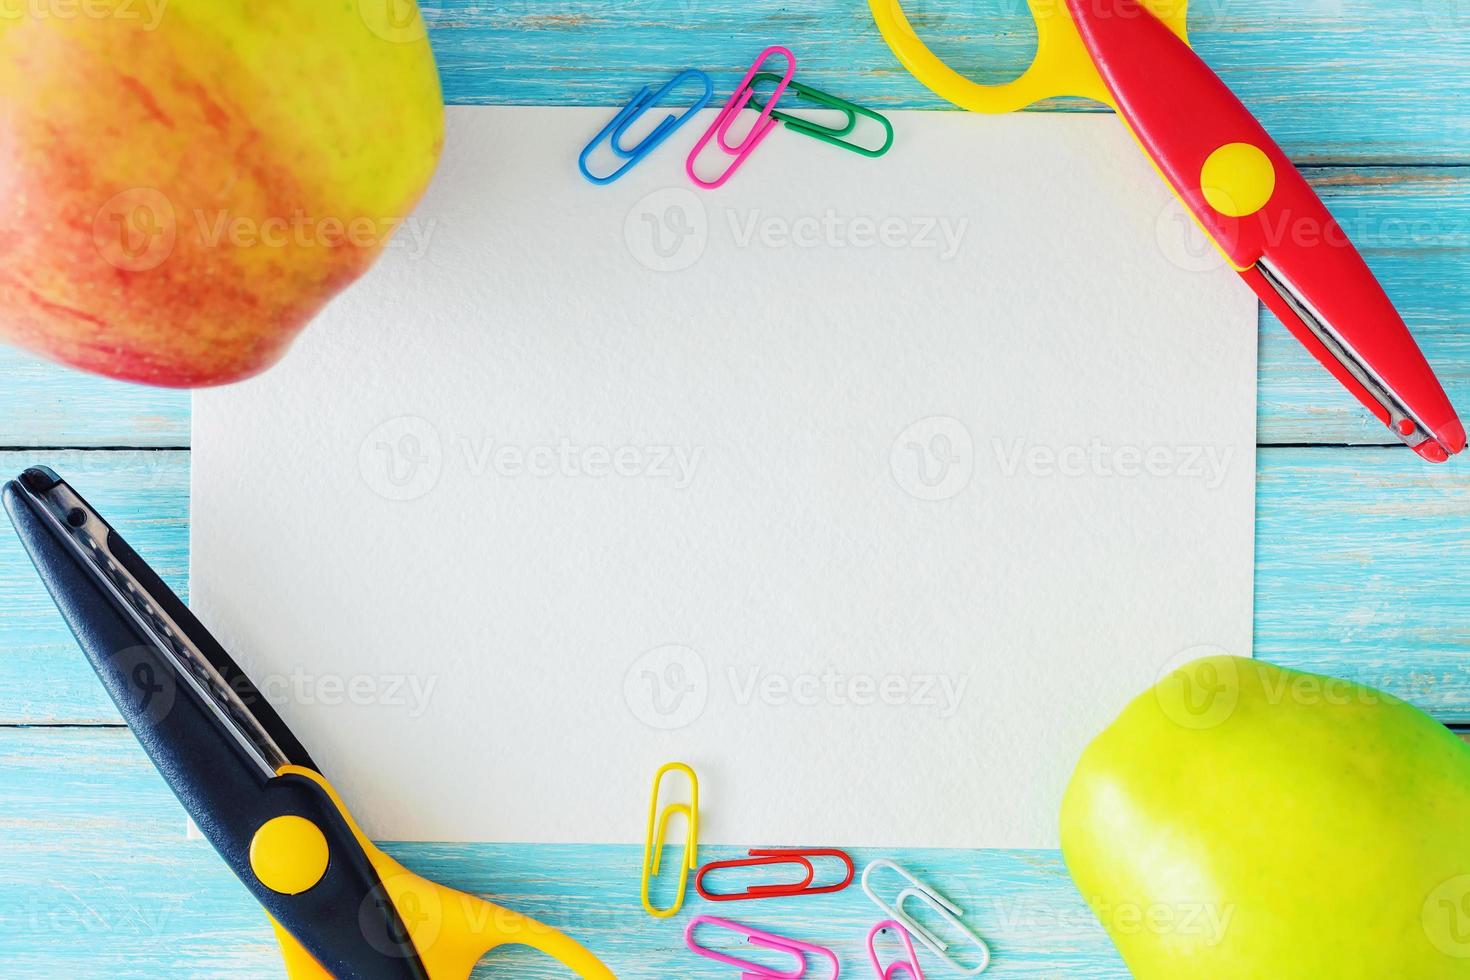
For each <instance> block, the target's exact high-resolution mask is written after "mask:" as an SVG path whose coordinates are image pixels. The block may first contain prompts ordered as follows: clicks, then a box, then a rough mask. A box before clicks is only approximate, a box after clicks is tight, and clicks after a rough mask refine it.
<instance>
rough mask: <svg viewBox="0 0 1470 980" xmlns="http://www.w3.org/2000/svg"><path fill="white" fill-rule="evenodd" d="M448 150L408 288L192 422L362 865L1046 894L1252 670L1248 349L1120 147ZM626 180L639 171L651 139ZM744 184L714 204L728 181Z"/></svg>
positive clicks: (404, 261) (354, 297) (1161, 199)
mask: <svg viewBox="0 0 1470 980" xmlns="http://www.w3.org/2000/svg"><path fill="white" fill-rule="evenodd" d="M613 111H614V110H611V109H607V110H603V109H539V108H534V109H533V108H464V109H456V110H451V112H450V114H449V134H448V145H447V149H446V152H445V157H444V163H443V167H442V169H441V171H440V173H439V175H438V177H437V178H436V180H435V182H434V185H433V187H432V189H431V190H430V192H429V194H428V195H427V197H426V198H425V200H424V201H423V202H422V204H421V205H420V207H419V208H418V210H417V212H416V213H415V214H414V216H413V217H412V219H410V220H409V221H407V222H406V223H405V224H404V226H403V227H402V228H401V229H400V230H399V233H398V235H397V237H396V238H395V239H394V241H393V244H392V245H391V247H390V248H389V249H388V250H387V253H386V255H385V256H384V258H383V259H382V261H381V262H380V263H379V264H378V265H377V266H376V267H375V268H374V269H373V271H372V272H371V273H370V274H369V275H368V276H367V277H366V278H365V279H364V280H363V281H362V282H360V283H359V284H357V285H355V286H354V287H352V288H351V289H349V290H348V291H347V292H346V293H345V294H344V295H343V296H341V297H340V298H338V299H337V300H336V301H335V302H333V303H332V304H331V306H330V307H329V308H328V309H327V311H326V312H325V314H324V315H323V316H321V318H320V319H319V320H318V321H317V322H316V323H314V324H313V325H312V326H311V327H310V328H309V329H308V330H307V331H306V332H305V334H304V335H303V337H302V338H301V340H300V341H299V343H298V344H297V345H296V347H295V348H294V350H293V351H292V352H291V353H290V354H289V355H288V357H287V358H286V359H285V361H284V362H283V363H281V364H280V365H279V366H278V367H275V368H274V369H272V370H270V371H269V372H267V373H266V374H264V375H263V376H261V377H259V378H257V379H254V380H251V381H249V382H246V383H243V384H239V385H236V386H233V387H229V388H224V389H220V390H213V391H202V392H199V393H198V394H197V395H196V397H195V401H194V441H193V468H194V470H193V479H194V487H193V490H194V493H193V517H192V522H193V549H192V556H193V565H192V580H191V590H192V597H193V604H194V607H195V609H196V610H197V612H198V613H199V615H200V616H201V617H202V619H203V620H204V622H205V623H206V624H207V625H208V626H209V627H210V628H211V629H212V630H214V631H215V633H216V634H217V635H218V637H219V638H220V640H221V641H222V642H223V643H224V644H225V646H226V648H227V649H229V650H230V651H231V653H232V654H233V655H234V656H235V657H236V658H237V659H238V660H239V661H240V663H241V665H242V666H243V667H244V669H245V670H246V672H247V673H249V674H250V675H251V676H252V677H253V678H254V679H255V680H256V682H257V684H258V685H259V686H260V687H261V688H262V689H263V691H264V692H265V694H266V696H267V697H268V698H269V699H270V700H271V701H272V702H273V703H275V704H276V705H277V706H278V708H279V710H280V712H281V714H282V715H283V716H284V717H285V719H286V721H287V722H288V723H289V724H290V725H291V726H292V727H293V728H294V729H295V730H296V732H297V734H298V735H299V736H300V737H301V739H302V740H303V742H304V743H305V744H306V745H307V747H308V748H309V749H310V750H311V751H312V753H313V755H314V756H315V759H316V761H317V762H318V763H319V764H320V765H321V766H322V767H323V768H324V770H325V773H326V775H327V777H328V778H329V779H331V780H332V781H333V782H334V783H335V784H336V785H337V787H338V788H339V789H340V790H341V791H342V793H343V795H344V796H345V798H346V799H347V800H348V801H350V805H351V806H352V807H353V809H354V810H355V812H356V814H357V816H358V817H359V818H360V819H361V820H362V822H363V824H364V826H365V829H366V830H367V832H368V833H369V834H371V835H372V836H373V837H376V838H387V839H415V840H443V841H526V842H568V843H641V842H642V840H643V836H644V830H645V820H646V817H647V807H648V794H649V791H650V788H651V785H652V777H653V774H654V772H655V770H656V769H657V768H658V767H659V766H660V765H661V764H663V763H665V762H669V761H673V760H680V761H684V762H687V763H689V764H691V765H693V766H694V768H695V769H696V770H697V771H698V772H699V774H700V777H701V784H702V804H703V811H702V814H701V823H702V826H701V828H700V829H701V839H702V841H703V842H707V843H742V844H786V845H830V846H842V845H847V846H885V845H886V846H937V847H1055V846H1056V844H1057V832H1056V824H1057V810H1058V807H1059V804H1060V801H1061V797H1062V791H1063V788H1064V786H1065V784H1066V781H1067V778H1068V776H1069V775H1070V773H1071V771H1072V768H1073V766H1074V765H1075V763H1076V761H1077V759H1078V756H1079V754H1080V753H1081V751H1082V749H1083V747H1084V746H1085V745H1086V744H1087V742H1088V741H1089V740H1090V739H1091V738H1092V737H1093V736H1094V735H1096V734H1097V733H1098V732H1099V731H1100V730H1101V729H1102V728H1103V727H1104V726H1105V725H1106V724H1107V723H1108V721H1109V720H1110V719H1111V718H1113V717H1114V716H1115V715H1116V714H1117V713H1118V712H1119V711H1120V710H1121V709H1122V708H1123V707H1124V706H1125V705H1126V704H1127V702H1128V701H1129V700H1130V699H1131V698H1132V697H1134V696H1136V695H1137V694H1139V693H1140V692H1142V691H1143V690H1145V689H1146V688H1147V687H1148V686H1149V685H1151V684H1153V683H1154V682H1155V681H1156V680H1158V679H1160V678H1161V677H1162V676H1163V675H1164V674H1165V673H1166V672H1167V671H1168V670H1169V669H1170V668H1172V667H1173V666H1175V665H1177V664H1178V663H1180V662H1181V661H1182V660H1187V659H1190V658H1191V657H1192V656H1193V655H1202V654H1204V653H1209V652H1214V651H1218V650H1222V649H1223V650H1228V651H1231V652H1235V653H1239V654H1248V653H1249V652H1250V642H1251V598H1252V582H1251V575H1252V544H1253V535H1252V516H1253V496H1254V494H1253V491H1254V476H1255V459H1254V445H1255V430H1254V424H1255V366H1256V362H1255V352H1256V304H1255V300H1254V298H1253V297H1252V295H1251V293H1250V291H1249V290H1248V289H1247V288H1246V287H1245V286H1244V285H1243V284H1242V283H1241V282H1240V281H1239V279H1238V277H1237V276H1235V275H1234V274H1233V273H1232V272H1231V271H1230V270H1229V269H1227V268H1225V267H1224V266H1223V264H1222V263H1221V261H1220V260H1219V259H1218V258H1217V256H1216V255H1215V253H1214V252H1213V250H1212V249H1211V248H1210V247H1209V245H1208V244H1206V243H1202V242H1200V241H1199V240H1198V239H1197V237H1196V236H1197V234H1198V233H1197V232H1195V231H1194V230H1193V228H1192V227H1191V225H1190V222H1189V220H1188V218H1187V217H1185V216H1184V214H1183V212H1182V211H1180V209H1179V207H1178V206H1177V205H1176V204H1174V203H1173V202H1172V199H1171V197H1170V195H1169V194H1168V192H1167V191H1166V190H1165V189H1164V188H1163V187H1162V186H1161V185H1160V183H1159V182H1158V180H1157V179H1156V178H1155V176H1154V175H1153V173H1152V172H1151V170H1150V168H1149V165H1148V163H1147V161H1146V160H1145V159H1144V158H1143V156H1142V155H1141V154H1140V153H1139V152H1138V150H1137V148H1136V147H1135V146H1134V145H1133V144H1132V141H1131V140H1130V138H1129V136H1128V134H1127V133H1126V132H1125V130H1124V129H1123V127H1122V126H1120V125H1119V124H1118V123H1117V122H1116V120H1114V119H1112V118H1110V117H1109V116H1105V115H1039V114H1034V115H1017V116H1008V117H999V118H990V117H982V116H978V115H969V114H965V113H958V112H896V113H893V114H892V118H893V122H894V126H895V128H896V130H897V143H896V145H895V148H894V149H893V151H892V152H891V153H890V154H889V155H888V156H886V157H884V158H881V159H877V160H870V159H865V158H862V157H859V156H857V155H854V154H850V153H845V152H843V151H841V150H838V149H835V148H833V147H831V146H828V145H826V144H824V143H821V142H818V141H816V140H813V139H809V138H805V137H803V136H801V135H799V134H796V133H793V132H789V131H786V130H784V129H780V130H777V131H776V132H775V133H773V135H772V136H771V137H770V138H769V139H768V140H767V141H766V143H765V144H764V145H763V146H761V147H760V148H759V149H758V150H757V151H756V152H755V153H754V154H753V155H752V157H751V159H750V161H749V163H748V164H747V165H746V166H745V168H744V169H743V170H741V171H740V172H739V173H737V174H736V175H735V177H734V178H733V179H732V180H731V181H730V183H729V184H728V185H727V186H726V187H725V188H723V189H722V190H719V191H715V192H708V193H706V192H697V191H696V190H694V188H693V187H692V185H691V184H690V183H689V181H688V180H687V179H686V178H685V176H684V174H683V154H684V153H685V152H686V151H687V149H688V148H689V147H690V146H692V145H693V143H694V141H695V139H696V138H697V137H698V135H699V133H700V131H702V128H703V126H704V125H706V124H707V123H708V122H709V120H710V119H711V118H712V115H713V114H712V113H711V112H706V113H704V114H703V115H702V116H701V117H700V119H699V120H696V121H695V122H693V123H691V124H690V125H689V126H687V127H685V129H683V130H681V131H680V132H679V133H678V134H677V135H676V136H675V137H674V138H673V139H672V140H670V142H669V143H667V144H665V146H664V147H663V148H661V149H660V150H659V151H658V152H656V153H655V154H654V155H653V156H651V157H650V158H649V159H648V160H646V161H644V162H643V164H642V165H640V166H638V167H637V168H635V169H634V170H632V171H631V172H630V173H629V174H628V175H627V176H626V177H625V178H624V179H622V180H620V181H619V182H617V183H615V184H612V185H610V186H607V187H596V186H592V185H591V184H589V183H587V182H585V181H584V180H583V179H582V178H581V176H580V175H579V174H578V172H577V168H576V160H577V154H578V152H579V151H580V149H581V148H582V146H583V145H584V144H585V143H586V142H587V141H588V140H589V139H590V138H591V136H592V134H594V133H596V132H597V131H598V130H599V129H600V128H601V127H602V126H603V124H604V123H605V122H606V121H607V120H608V119H609V118H611V115H612V113H613ZM630 142H631V140H630ZM718 162H719V161H716V160H713V159H712V160H711V161H710V162H709V163H708V164H707V166H706V168H705V169H706V170H707V171H713V169H714V168H715V166H716V164H717V163H718Z"/></svg>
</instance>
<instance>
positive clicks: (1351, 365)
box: [1066, 0, 1465, 462]
mask: <svg viewBox="0 0 1470 980" xmlns="http://www.w3.org/2000/svg"><path fill="white" fill-rule="evenodd" d="M1066 2H1067V7H1068V10H1070V11H1071V14H1072V18H1073V21H1074V22H1075V23H1076V25H1077V31H1078V34H1079V35H1080V36H1081V37H1082V40H1083V43H1084V44H1085V45H1086V47H1087V50H1088V52H1089V53H1090V54H1091V56H1092V59H1093V61H1094V63H1095V64H1096V65H1097V68H1098V72H1099V73H1100V74H1101V76H1102V78H1103V81H1104V82H1106V83H1107V86H1108V91H1109V92H1110V93H1111V95H1112V100H1113V103H1114V104H1115V105H1116V106H1117V107H1118V112H1119V113H1120V114H1121V115H1122V117H1123V118H1124V120H1126V121H1127V123H1128V126H1129V128H1130V129H1131V130H1132V131H1133V134H1134V136H1135V137H1137V139H1138V142H1139V144H1140V145H1141V146H1142V147H1143V148H1144V150H1145V151H1146V152H1147V153H1148V155H1149V158H1150V159H1151V160H1152V161H1153V163H1154V165H1155V167H1156V168H1157V169H1158V171H1159V173H1160V174H1162V175H1163V176H1164V179H1165V180H1166V181H1168V183H1169V186H1170V187H1171V188H1173V190H1174V193H1175V194H1177V195H1178V196H1179V198H1180V200H1182V201H1183V202H1184V204H1185V205H1186V206H1187V207H1188V208H1189V210H1190V212H1191V213H1192V214H1193V215H1194V217H1195V218H1196V219H1197V220H1198V221H1199V223H1200V226H1201V227H1203V228H1204V229H1205V231H1206V232H1208V233H1209V235H1210V237H1211V238H1212V239H1214V241H1215V244H1216V245H1218V246H1219V247H1220V250H1221V251H1222V252H1223V253H1224V254H1225V255H1226V257H1227V258H1229V260H1230V263H1231V265H1233V266H1234V267H1235V268H1236V269H1237V270H1239V271H1240V274H1241V276H1242V277H1243V278H1245V280H1246V281H1247V282H1248V283H1250V285H1251V287H1252V288H1253V289H1254V290H1255V291H1256V293H1257V295H1259V296H1260V297H1261V298H1262V299H1263V300H1264V301H1265V302H1266V303H1267V305H1269V306H1270V307H1271V309H1272V311H1273V312H1275V313H1276V314H1277V315H1279V316H1280V317H1281V318H1282V320H1283V321H1284V322H1285V323H1286V325H1287V327H1288V328H1290V329H1291V331H1292V332H1293V333H1294V334H1295V335H1296V336H1297V338H1298V339H1299V340H1301V341H1302V342H1303V343H1304V344H1305V345H1306V347H1307V349H1308V350H1310V351H1311V352H1312V354H1313V355H1314V356H1315V357H1316V358H1317V359H1318V360H1319V361H1321V362H1322V364H1323V365H1325V366H1326V367H1327V369H1328V370H1329V371H1331V372H1332V374H1333V375H1334V376H1335V377H1336V378H1337V379H1338V380H1339V381H1341V382H1342V383H1343V384H1344V385H1345V386H1346V387H1347V388H1348V390H1349V391H1350V392H1351V393H1352V394H1353V395H1354V396H1355V397H1356V398H1357V399H1358V400H1359V401H1360V402H1362V403H1363V404H1364V405H1365V406H1367V408H1368V409H1369V410H1370V411H1371V412H1373V414H1374V415H1375V416H1377V418H1378V419H1379V421H1381V422H1383V424H1384V425H1387V426H1390V427H1391V428H1392V429H1393V432H1394V434H1395V435H1396V436H1397V437H1398V438H1400V439H1402V440H1404V441H1405V442H1407V443H1408V444H1409V445H1411V446H1412V447H1413V448H1414V450H1415V451H1416V452H1418V453H1419V455H1421V456H1423V457H1424V458H1425V459H1428V460H1431V461H1433V462H1443V461H1445V460H1446V459H1448V458H1449V457H1450V456H1453V455H1454V454H1455V453H1458V452H1460V451H1461V450H1463V449H1464V448H1465V428H1464V425H1463V424H1462V423H1461V422H1460V420H1459V418H1458V417H1457V416H1456V415H1455V409H1454V406H1453V405H1451V404H1450V400H1449V397H1448V396H1447V395H1446V394H1445V392H1444V388H1443V387H1441V385H1440V383H1439V380H1438V379H1437V378H1436V377H1435V376H1434V371H1433V370H1432V369H1431V368H1430V366H1429V362H1428V361H1427V360H1425V358H1424V354H1423V352H1422V351H1420V349H1419V346H1418V344H1416V343H1415V342H1414V338H1413V335H1412V334H1410V332H1409V328H1408V327H1407V326H1406V325H1405V324H1404V320H1403V317H1402V316H1400V315H1399V313H1398V311H1397V310H1395V309H1394V306H1393V303H1392V302H1391V301H1390V300H1389V298H1388V295H1387V294H1386V293H1385V292H1384V290H1383V287H1382V286H1381V285H1379V283H1378V280H1377V279H1376V278H1374V276H1373V272H1372V270H1371V269H1370V268H1369V267H1368V264H1367V263H1366V262H1365V261H1364V260H1363V257H1362V255H1360V254H1359V253H1358V250H1357V249H1356V248H1354V247H1353V244H1352V242H1351V241H1349V240H1348V237H1347V235H1346V234H1345V233H1344V232H1343V230H1342V228H1341V227H1340V226H1339V225H1338V224H1337V222H1336V221H1335V220H1334V219H1333V217H1332V214H1331V213H1330V212H1329V211H1328V210H1327V206H1326V205H1325V204H1323V203H1322V200H1321V199H1320V198H1319V197H1318V196H1317V193H1316V191H1314V190H1313V189H1312V188H1311V186H1310V185H1309V184H1308V183H1307V181H1306V178H1304V177H1303V176H1302V175H1301V173H1300V172H1298V171H1297V169H1296V168H1295V167H1294V166H1293V165H1292V163H1291V160H1290V159H1289V158H1288V157H1287V156H1286V154H1285V152H1283V151H1282V149H1281V147H1280V146H1278V145H1277V144H1276V142H1275V141H1274V140H1272V139H1271V136H1270V134H1268V133H1267V132H1266V130H1265V128H1264V127H1262V126H1261V124H1260V122H1259V121H1258V120H1257V119H1256V118H1255V116H1253V115H1252V114H1251V112H1250V110H1249V109H1247V108H1246V107H1245V105H1243V104H1242V103H1241V101H1240V100H1239V99H1238V98H1236V96H1235V95H1234V93H1232V92H1231V91H1230V89H1229V88H1228V87H1226V85H1225V83H1224V82H1223V81H1221V80H1220V77H1219V76H1218V75H1216V74H1215V73H1214V72H1213V71H1211V70H1210V67H1209V66H1208V65H1206V64H1205V63H1204V62H1203V61H1202V60H1200V58H1199V56H1198V55H1196V54H1195V53H1194V52H1193V51H1192V50H1190V48H1189V45H1188V44H1186V43H1185V42H1184V40H1182V39H1181V38H1180V37H1179V36H1178V35H1176V34H1175V33H1174V32H1173V31H1172V30H1171V29H1170V28H1169V27H1168V26H1167V25H1166V24H1165V23H1164V22H1163V21H1161V20H1160V19H1158V17H1156V16H1155V15H1154V14H1153V13H1151V11H1150V10H1149V8H1148V7H1146V6H1145V5H1144V4H1143V3H1142V2H1141V0H1066Z"/></svg>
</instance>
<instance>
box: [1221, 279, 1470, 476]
mask: <svg viewBox="0 0 1470 980" xmlns="http://www.w3.org/2000/svg"><path fill="white" fill-rule="evenodd" d="M1252 273H1254V275H1252ZM1257 277H1259V282H1258V281H1257ZM1244 278H1245V279H1246V281H1247V282H1249V283H1251V285H1252V286H1253V287H1255V288H1256V289H1257V292H1258V293H1259V294H1260V296H1261V299H1262V300H1263V301H1264V302H1265V303H1266V305H1267V306H1269V307H1270V308H1271V310H1272V312H1274V313H1275V314H1276V315H1277V316H1279V317H1280V318H1281V320H1282V322H1283V323H1285V324H1286V326H1287V328H1288V329H1289V330H1291V332H1292V333H1293V334H1296V336H1297V338H1298V339H1299V340H1301V341H1302V343H1303V344H1304V345H1306V347H1307V349H1308V350H1310V351H1311V352H1312V354H1313V355H1315V356H1316V357H1317V359H1318V360H1319V361H1321V362H1322V363H1323V365H1324V366H1325V367H1326V368H1327V369H1328V370H1329V371H1331V372H1332V373H1333V374H1334V375H1337V377H1338V379H1339V380H1340V381H1342V382H1343V384H1344V385H1345V386H1346V387H1347V388H1348V390H1349V391H1351V392H1352V393H1353V394H1354V395H1355V396H1356V397H1357V398H1358V400H1359V401H1361V402H1362V403H1363V404H1364V405H1365V406H1366V407H1367V408H1368V409H1369V410H1370V411H1372V412H1373V414H1374V415H1376V416H1377V417H1378V419H1379V420H1380V421H1382V422H1383V423H1384V424H1386V425H1387V426H1388V427H1389V429H1390V430H1391V431H1392V432H1393V434H1394V435H1396V436H1397V437H1398V438H1399V439H1401V440H1402V441H1403V443H1404V444H1405V445H1406V446H1408V447H1410V448H1411V449H1413V450H1414V451H1415V452H1416V453H1418V454H1419V455H1420V456H1423V457H1424V458H1425V459H1427V460H1429V461H1430V462H1434V463H1443V462H1444V461H1445V460H1447V459H1449V457H1450V456H1453V455H1454V454H1456V453H1458V452H1460V451H1461V450H1462V449H1464V448H1465V430H1464V427H1463V425H1461V423H1460V422H1459V420H1458V419H1455V418H1453V417H1451V418H1450V419H1449V420H1448V421H1445V420H1443V419H1441V420H1440V423H1439V424H1438V425H1437V426H1434V427H1431V426H1430V425H1429V424H1428V423H1427V422H1426V421H1425V420H1424V419H1423V418H1421V417H1420V416H1419V414H1418V413H1417V412H1416V411H1415V409H1414V406H1413V401H1414V400H1413V399H1410V398H1407V397H1405V396H1404V395H1402V394H1401V393H1400V392H1398V391H1397V390H1395V388H1394V387H1393V385H1392V384H1391V383H1390V382H1389V381H1387V380H1385V379H1384V378H1383V377H1382V375H1380V373H1379V372H1378V371H1377V370H1376V369H1375V368H1374V366H1373V364H1372V363H1371V362H1370V361H1369V360H1368V359H1367V358H1365V357H1364V356H1363V355H1362V354H1361V353H1360V352H1359V351H1358V350H1357V349H1356V348H1355V347H1354V346H1353V344H1352V342H1351V341H1350V340H1348V339H1347V338H1346V337H1345V336H1343V335H1342V333H1341V332H1340V331H1338V330H1337V329H1335V328H1334V327H1333V325H1332V324H1331V323H1330V322H1329V321H1328V320H1327V318H1326V317H1324V316H1323V315H1322V314H1321V313H1320V312H1318V310H1317V309H1316V307H1315V306H1314V304H1313V303H1312V302H1311V300H1310V299H1309V298H1308V297H1306V296H1304V295H1303V294H1302V293H1301V292H1300V291H1298V290H1297V289H1296V288H1295V286H1293V284H1292V283H1291V282H1290V280H1288V279H1287V277H1286V276H1285V275H1284V274H1283V273H1282V272H1281V271H1280V270H1278V269H1277V268H1276V267H1275V266H1274V264H1273V263H1272V262H1271V261H1270V260H1269V259H1265V258H1263V259H1261V260H1260V261H1259V262H1257V263H1256V265H1255V268H1254V269H1253V270H1248V272H1247V273H1246V274H1245V275H1244ZM1261 284H1263V285H1264V286H1265V287H1266V289H1261V288H1260V285H1261Z"/></svg>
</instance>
